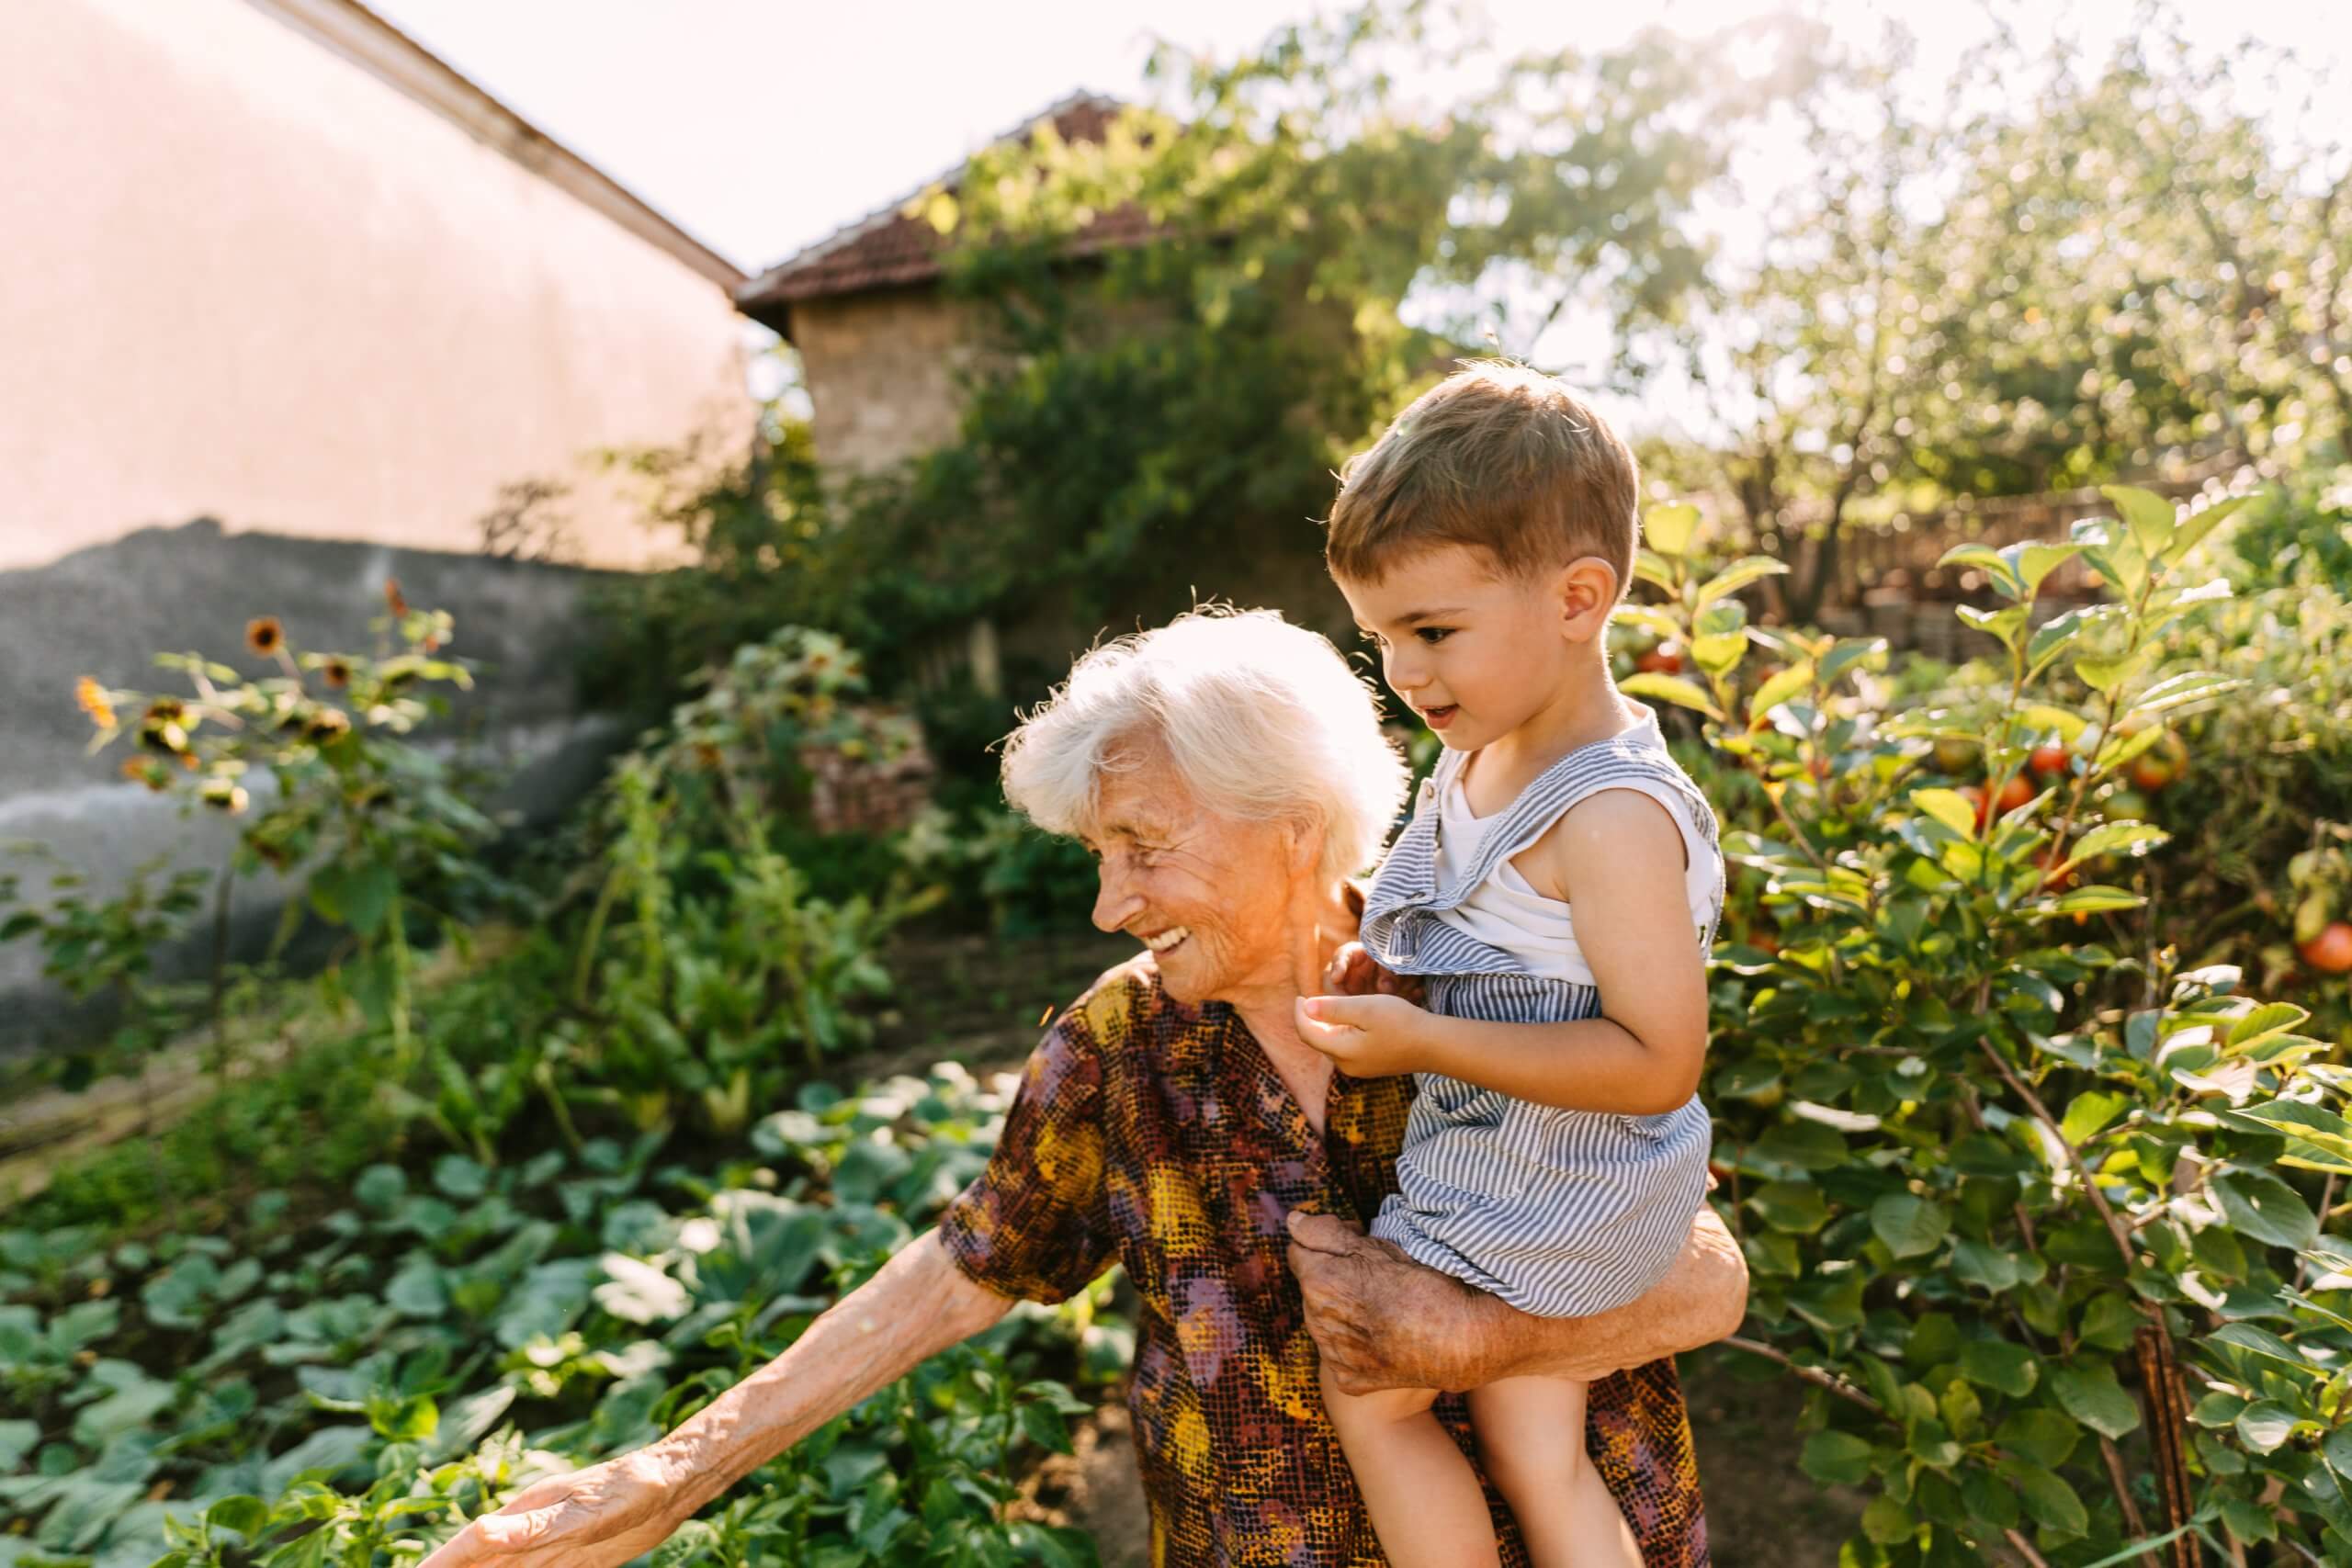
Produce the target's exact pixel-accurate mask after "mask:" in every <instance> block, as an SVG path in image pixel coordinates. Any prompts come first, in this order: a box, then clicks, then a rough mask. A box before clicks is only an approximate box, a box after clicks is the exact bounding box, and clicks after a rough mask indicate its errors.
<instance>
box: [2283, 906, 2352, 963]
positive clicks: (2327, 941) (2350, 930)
mask: <svg viewBox="0 0 2352 1568" xmlns="http://www.w3.org/2000/svg"><path fill="white" fill-rule="evenodd" d="M2295 951H2296V952H2298V953H2301V954H2302V955H2303V962H2304V963H2306V964H2310V965H2311V966H2312V968H2314V969H2316V970H2318V971H2319V972H2320V973H2321V974H2323V975H2341V974H2343V973H2345V972H2346V970H2352V924H2346V922H2345V921H2342V920H2331V921H2329V922H2328V924H2327V926H2326V929H2324V931H2321V932H2320V933H2319V935H2317V936H2315V937H2313V938H2312V939H2311V941H2309V942H2305V943H2303V944H2302V945H2301V947H2299V948H2297V949H2296V950H2295Z"/></svg>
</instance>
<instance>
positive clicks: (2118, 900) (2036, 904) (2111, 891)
mask: <svg viewBox="0 0 2352 1568" xmlns="http://www.w3.org/2000/svg"><path fill="white" fill-rule="evenodd" d="M2146 902H2147V900H2146V899H2145V898H2143V897H2141V896H2140V895H2139V894H2137V893H2131V892H2127V891H2125V890H2124V889H2123V888H2120V887H2108V886H2100V885H2098V884H2093V885H2092V886H2088V887H2076V888H2073V889H2070V890H2069V891H2067V892H2064V893H2061V894H2060V895H2058V897H2055V898H2036V899H2035V900H2034V901H2033V902H2031V903H2030V904H2024V905H2020V906H2019V907H2018V913H2019V914H2024V915H2031V916H2033V917H2034V918H2036V919H2049V918H2051V917H2052V916H2054V915H2076V914H2089V915H2096V914H2098V913H2101V912H2102V911H2104V910H2108V909H2136V908H2139V907H2140V906H2141V905H2143V904H2144V903H2146Z"/></svg>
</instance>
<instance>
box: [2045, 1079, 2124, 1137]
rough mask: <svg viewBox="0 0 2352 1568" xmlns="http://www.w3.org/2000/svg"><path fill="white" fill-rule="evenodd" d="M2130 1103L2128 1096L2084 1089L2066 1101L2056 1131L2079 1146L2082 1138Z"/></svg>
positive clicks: (2094, 1131) (2111, 1119)
mask: <svg viewBox="0 0 2352 1568" xmlns="http://www.w3.org/2000/svg"><path fill="white" fill-rule="evenodd" d="M2130 1108H2131V1100H2130V1098H2129V1097H2128V1096H2125V1095H2120V1094H2109V1093H2106V1092H2104V1091H2103V1090H2099V1089H2086V1090H2085V1091H2084V1092H2082V1093H2081V1094H2078V1095H2076V1096H2075V1098H2074V1099H2073V1100H2071V1101H2069V1102H2068V1104H2067V1106H2066V1113H2065V1115H2064V1117H2063V1118H2061V1119H2060V1121H2059V1122H2058V1131H2059V1133H2060V1134H2061V1135H2062V1136H2064V1138H2065V1140H2066V1141H2067V1142H2068V1143H2070V1144H2073V1145H2076V1146H2077V1147H2080V1146H2081V1145H2082V1143H2083V1140H2085V1139H2086V1138H2088V1137H2089V1136H2090V1135H2091V1134H2094V1133H2097V1132H2098V1131H2099V1130H2100V1129H2102V1128H2104V1127H2106V1126H2107V1125H2108V1124H2109V1122H2113V1121H2114V1120H2115V1119H2116V1118H2117V1117H2119V1116H2120V1115H2122V1114H2123V1112H2124V1111H2127V1110H2129V1109H2130Z"/></svg>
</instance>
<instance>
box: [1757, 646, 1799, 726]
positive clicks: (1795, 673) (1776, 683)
mask: <svg viewBox="0 0 2352 1568" xmlns="http://www.w3.org/2000/svg"><path fill="white" fill-rule="evenodd" d="M1812 684H1813V661H1812V660H1809V659H1808V660H1802V661H1800V662H1798V663H1795V664H1791V665H1786V666H1784V667H1782V668H1781V669H1780V670H1777V671H1773V673H1772V674H1771V675H1770V677H1768V678H1767V679H1766V680H1765V682H1764V683H1763V684H1762V685H1760V686H1758V687H1757V688H1756V694H1755V695H1753V696H1751V697H1749V698H1748V699H1747V719H1748V722H1749V723H1750V724H1761V723H1763V722H1764V716H1765V715H1767V714H1769V713H1770V712H1771V711H1772V710H1773V709H1774V708H1776V707H1779V706H1780V705H1781V704H1782V703H1784V702H1787V701H1788V700H1789V699H1790V698H1791V697H1793V696H1795V695H1797V694H1799V693H1801V692H1803V691H1805V690H1806V689H1807V688H1809V687H1810V686H1812Z"/></svg>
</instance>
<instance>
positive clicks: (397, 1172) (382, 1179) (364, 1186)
mask: <svg viewBox="0 0 2352 1568" xmlns="http://www.w3.org/2000/svg"><path fill="white" fill-rule="evenodd" d="M351 1195H352V1197H353V1198H355V1199H356V1200H357V1201H358V1202H359V1206H360V1207H361V1208H363V1209H373V1210H375V1211H376V1212H377V1213H379V1214H381V1213H390V1211H391V1210H392V1209H393V1208H394V1207H395V1206H396V1205H397V1204H398V1203H399V1202H400V1201H401V1199H402V1198H404V1197H406V1196H407V1195H408V1178H407V1177H406V1176H405V1175H403V1174H402V1173H401V1168H400V1167H398V1166H396V1165H371V1166H369V1167H368V1168H367V1169H366V1170H363V1171H361V1172H360V1173H359V1179H358V1180H357V1181H356V1182H355V1183H353V1184H352V1189H351Z"/></svg>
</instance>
